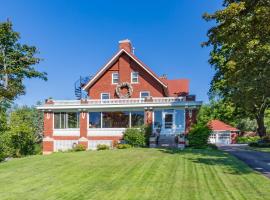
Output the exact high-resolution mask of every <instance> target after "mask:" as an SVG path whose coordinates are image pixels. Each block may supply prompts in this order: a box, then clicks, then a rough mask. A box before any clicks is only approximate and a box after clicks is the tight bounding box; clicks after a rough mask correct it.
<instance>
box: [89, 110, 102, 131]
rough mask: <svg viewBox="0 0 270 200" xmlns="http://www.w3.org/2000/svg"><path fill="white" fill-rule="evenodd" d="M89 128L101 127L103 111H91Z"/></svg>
mask: <svg viewBox="0 0 270 200" xmlns="http://www.w3.org/2000/svg"><path fill="white" fill-rule="evenodd" d="M89 128H101V112H90V113H89Z"/></svg>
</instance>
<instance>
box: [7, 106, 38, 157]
mask: <svg viewBox="0 0 270 200" xmlns="http://www.w3.org/2000/svg"><path fill="white" fill-rule="evenodd" d="M42 121H43V117H42V113H40V112H38V111H37V110H36V109H35V108H34V107H27V106H23V107H15V108H13V110H12V112H11V114H10V122H9V131H8V137H10V141H11V143H10V145H11V149H12V150H13V155H14V156H17V157H19V156H22V155H31V154H34V150H35V145H36V144H38V143H40V142H41V138H42V127H43V126H42Z"/></svg>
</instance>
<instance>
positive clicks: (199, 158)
mask: <svg viewBox="0 0 270 200" xmlns="http://www.w3.org/2000/svg"><path fill="white" fill-rule="evenodd" d="M159 151H160V152H163V153H168V154H179V155H182V156H183V157H184V159H187V160H188V161H191V162H193V163H195V164H203V165H210V166H213V167H215V166H217V167H220V168H221V169H222V170H223V172H224V173H227V174H233V175H242V174H248V173H252V172H254V171H253V170H252V169H251V168H250V167H248V166H247V165H246V164H245V163H243V162H242V161H240V160H238V159H237V158H235V157H234V156H231V155H229V154H228V153H226V152H223V151H220V150H210V149H185V150H179V149H173V148H172V149H170V148H168V149H159Z"/></svg>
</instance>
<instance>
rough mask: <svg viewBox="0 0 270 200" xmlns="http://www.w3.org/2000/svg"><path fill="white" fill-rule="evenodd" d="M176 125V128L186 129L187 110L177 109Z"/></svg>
mask: <svg viewBox="0 0 270 200" xmlns="http://www.w3.org/2000/svg"><path fill="white" fill-rule="evenodd" d="M175 111H176V113H175V125H176V128H179V129H184V128H185V111H184V110H175Z"/></svg>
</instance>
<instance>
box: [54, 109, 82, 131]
mask: <svg viewBox="0 0 270 200" xmlns="http://www.w3.org/2000/svg"><path fill="white" fill-rule="evenodd" d="M55 113H60V114H63V113H65V115H66V114H67V113H68V112H54V113H53V117H52V120H53V123H52V124H53V132H54V131H66V132H68V131H74V130H75V131H76V130H80V125H81V124H80V112H76V113H78V114H79V118H78V121H77V123H78V127H77V128H68V121H66V117H65V126H66V127H67V128H55V127H54V115H55ZM60 124H61V116H60ZM69 136H70V135H69Z"/></svg>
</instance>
